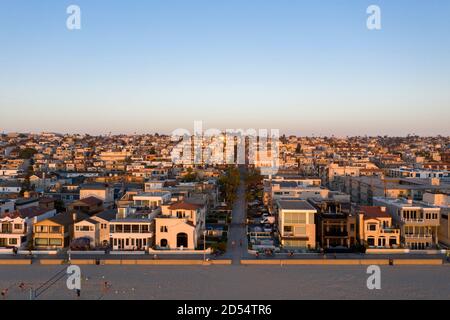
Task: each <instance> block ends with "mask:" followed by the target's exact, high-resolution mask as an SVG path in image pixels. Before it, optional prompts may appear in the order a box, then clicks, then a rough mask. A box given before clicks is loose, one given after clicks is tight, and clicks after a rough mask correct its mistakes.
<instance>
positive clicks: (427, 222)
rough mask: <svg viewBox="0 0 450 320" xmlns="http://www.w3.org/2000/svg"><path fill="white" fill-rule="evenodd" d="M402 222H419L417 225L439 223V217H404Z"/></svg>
mask: <svg viewBox="0 0 450 320" xmlns="http://www.w3.org/2000/svg"><path fill="white" fill-rule="evenodd" d="M401 222H403V223H407V224H417V225H422V224H433V225H435V224H439V219H405V218H402V219H401Z"/></svg>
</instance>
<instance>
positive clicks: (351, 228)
mask: <svg viewBox="0 0 450 320" xmlns="http://www.w3.org/2000/svg"><path fill="white" fill-rule="evenodd" d="M350 231H355V224H354V223H351V224H350Z"/></svg>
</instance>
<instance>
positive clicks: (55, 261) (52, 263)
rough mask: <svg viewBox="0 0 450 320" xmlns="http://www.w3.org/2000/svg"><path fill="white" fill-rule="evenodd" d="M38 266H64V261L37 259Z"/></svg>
mask: <svg viewBox="0 0 450 320" xmlns="http://www.w3.org/2000/svg"><path fill="white" fill-rule="evenodd" d="M37 262H38V263H39V264H43V265H60V264H64V260H62V259H39V260H37Z"/></svg>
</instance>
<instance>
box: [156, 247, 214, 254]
mask: <svg viewBox="0 0 450 320" xmlns="http://www.w3.org/2000/svg"><path fill="white" fill-rule="evenodd" d="M148 253H149V254H160V255H163V254H204V251H203V250H153V249H151V248H150V249H148ZM211 253H212V249H211V248H208V249H206V254H211Z"/></svg>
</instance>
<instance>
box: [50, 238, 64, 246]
mask: <svg viewBox="0 0 450 320" xmlns="http://www.w3.org/2000/svg"><path fill="white" fill-rule="evenodd" d="M49 243H50V245H51V246H60V245H62V240H61V239H50V242H49Z"/></svg>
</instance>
